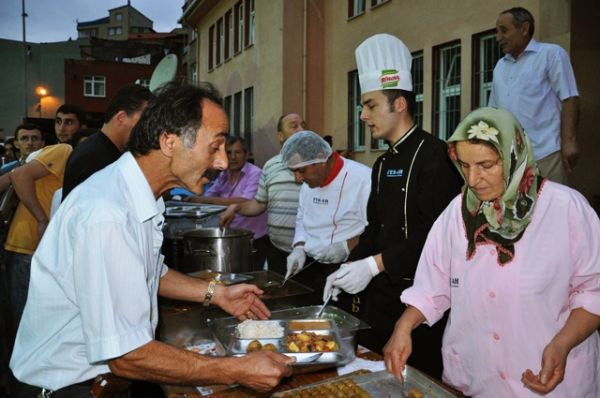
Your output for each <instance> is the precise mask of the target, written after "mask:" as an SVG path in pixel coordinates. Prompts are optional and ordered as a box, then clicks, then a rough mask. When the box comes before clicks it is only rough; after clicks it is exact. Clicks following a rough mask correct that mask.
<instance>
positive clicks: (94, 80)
mask: <svg viewBox="0 0 600 398" xmlns="http://www.w3.org/2000/svg"><path fill="white" fill-rule="evenodd" d="M88 84H90V88H91V92H90V93H88V92H87V85H88ZM96 84H101V87H102V91H103V92H102V94H97V93H96ZM83 96H84V97H90V98H106V76H101V75H85V76H84V77H83Z"/></svg>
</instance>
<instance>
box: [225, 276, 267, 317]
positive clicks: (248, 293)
mask: <svg viewBox="0 0 600 398" xmlns="http://www.w3.org/2000/svg"><path fill="white" fill-rule="evenodd" d="M262 294H263V291H262V290H260V289H259V288H258V287H256V286H255V285H249V284H240V285H233V286H221V285H217V287H216V289H215V295H214V298H213V302H214V303H215V304H216V305H218V306H219V307H221V308H222V309H223V310H225V311H227V312H228V313H230V314H231V315H233V316H235V317H237V318H238V319H239V320H242V321H243V320H246V319H267V318H268V317H269V316H271V312H270V311H269V309H268V308H267V306H266V305H265V303H263V302H262V301H261V300H260V299H259V298H258V296H260V295H262Z"/></svg>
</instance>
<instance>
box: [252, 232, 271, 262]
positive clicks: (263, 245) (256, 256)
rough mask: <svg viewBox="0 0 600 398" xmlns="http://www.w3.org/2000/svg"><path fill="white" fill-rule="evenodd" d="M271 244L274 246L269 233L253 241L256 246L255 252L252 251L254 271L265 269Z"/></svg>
mask: <svg viewBox="0 0 600 398" xmlns="http://www.w3.org/2000/svg"><path fill="white" fill-rule="evenodd" d="M270 246H273V244H272V243H271V240H270V239H269V237H268V236H267V235H264V236H261V237H260V238H258V239H254V240H253V241H252V247H253V248H254V253H252V263H253V269H254V271H261V270H262V269H263V267H264V265H265V260H266V259H267V253H268V252H269V250H270Z"/></svg>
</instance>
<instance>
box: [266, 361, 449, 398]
mask: <svg viewBox="0 0 600 398" xmlns="http://www.w3.org/2000/svg"><path fill="white" fill-rule="evenodd" d="M405 369H406V372H405V374H404V385H403V384H401V383H400V382H399V381H398V380H396V378H395V377H394V376H393V375H392V374H391V373H389V372H387V371H386V370H382V371H380V372H373V373H370V372H368V373H364V374H359V375H353V374H349V375H346V376H340V377H336V378H333V379H329V380H327V381H323V382H319V383H314V384H309V385H306V386H302V387H299V388H294V389H292V390H287V391H282V392H278V393H276V394H273V395H272V397H273V398H294V397H304V396H310V395H309V393H312V392H314V393H318V392H322V391H327V392H326V393H325V394H326V396H332V395H331V394H332V393H331V392H329V391H328V390H327V389H326V388H324V387H327V386H334V385H336V384H340V383H339V382H340V381H341V380H352V381H353V382H354V383H355V384H356V385H357V386H358V387H360V388H361V389H362V390H364V391H366V393H368V396H369V397H371V398H388V397H409V396H411V393H413V394H415V393H416V392H417V391H418V392H420V393H421V394H422V396H423V397H426V398H454V397H456V395H455V394H454V393H452V392H451V391H449V390H447V389H446V388H444V387H443V386H441V385H439V384H437V383H435V382H434V381H433V380H432V379H430V378H429V377H427V376H426V375H425V374H424V373H422V372H420V371H418V370H417V369H415V368H413V367H411V366H409V365H407V366H406V368H405ZM319 390H320V391H319ZM413 396H414V395H413ZM416 396H418V395H416Z"/></svg>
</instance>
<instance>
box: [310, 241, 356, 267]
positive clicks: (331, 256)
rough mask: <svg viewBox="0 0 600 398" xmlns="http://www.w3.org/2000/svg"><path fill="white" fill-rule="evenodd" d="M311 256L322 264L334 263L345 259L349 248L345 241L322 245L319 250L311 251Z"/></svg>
mask: <svg viewBox="0 0 600 398" xmlns="http://www.w3.org/2000/svg"><path fill="white" fill-rule="evenodd" d="M310 254H311V257H312V258H314V259H316V260H318V261H319V262H320V263H323V264H336V263H341V262H342V261H346V259H347V258H348V255H349V254H350V250H349V249H348V243H347V242H346V241H342V242H337V243H333V244H331V245H328V246H325V247H323V248H322V249H321V250H316V251H315V252H314V253H313V252H311V253H310Z"/></svg>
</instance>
